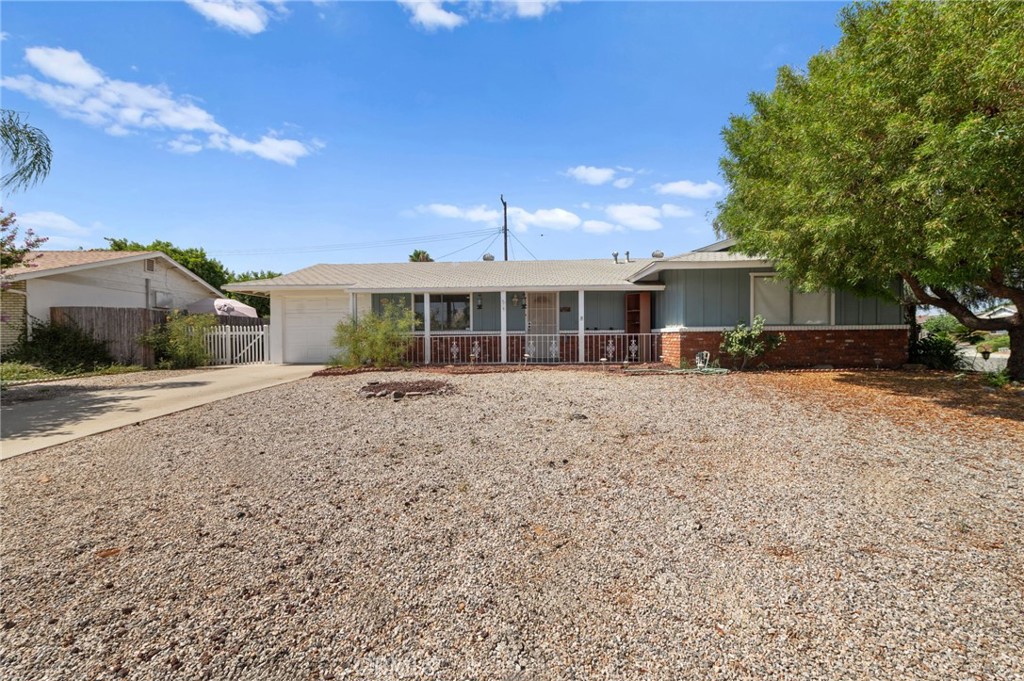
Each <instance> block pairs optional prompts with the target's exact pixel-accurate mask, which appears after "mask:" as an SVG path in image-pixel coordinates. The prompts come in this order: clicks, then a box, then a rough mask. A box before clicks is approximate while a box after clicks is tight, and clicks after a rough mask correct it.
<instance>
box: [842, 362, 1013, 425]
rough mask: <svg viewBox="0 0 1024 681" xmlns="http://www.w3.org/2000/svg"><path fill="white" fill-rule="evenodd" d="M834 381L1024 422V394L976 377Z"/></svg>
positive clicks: (885, 375)
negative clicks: (985, 382)
mask: <svg viewBox="0 0 1024 681" xmlns="http://www.w3.org/2000/svg"><path fill="white" fill-rule="evenodd" d="M835 382H836V383H839V384H846V385H851V386H857V387H861V388H869V389H872V390H878V391H881V392H885V393H888V394H890V395H894V396H896V397H912V398H916V399H918V400H925V401H928V402H933V403H934V404H935V405H936V406H940V407H944V408H946V409H954V410H957V411H962V412H964V415H965V416H988V417H995V418H1004V419H1012V420H1015V421H1022V422H1024V391H1021V390H1015V389H998V390H997V389H994V388H990V387H988V386H986V385H985V384H984V383H983V382H982V381H981V379H980V378H979V377H977V376H965V377H962V378H954V376H953V374H932V373H920V374H918V373H907V372H895V371H893V372H889V371H879V372H873V371H872V372H850V373H843V374H839V375H837V376H836V377H835Z"/></svg>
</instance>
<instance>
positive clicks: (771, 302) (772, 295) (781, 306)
mask: <svg viewBox="0 0 1024 681" xmlns="http://www.w3.org/2000/svg"><path fill="white" fill-rule="evenodd" d="M753 288H754V315H755V316H756V315H761V316H762V317H764V321H765V324H782V325H785V324H789V323H790V322H789V286H788V285H787V284H786V282H785V281H783V280H781V279H773V278H772V277H754V286H753Z"/></svg>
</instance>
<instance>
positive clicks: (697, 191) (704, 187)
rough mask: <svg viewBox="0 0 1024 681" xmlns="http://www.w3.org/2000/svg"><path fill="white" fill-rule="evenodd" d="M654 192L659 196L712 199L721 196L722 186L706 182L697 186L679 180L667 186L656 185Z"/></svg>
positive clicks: (687, 181) (694, 183) (693, 183)
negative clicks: (670, 195)
mask: <svg viewBox="0 0 1024 681" xmlns="http://www.w3.org/2000/svg"><path fill="white" fill-rule="evenodd" d="M654 190H655V191H656V192H658V193H659V194H672V195H673V196H685V197H686V198H689V199H712V198H715V197H716V196H721V195H722V192H723V189H722V186H721V185H720V184H718V183H716V182H712V181H711V180H708V181H707V182H702V183H700V184H697V183H696V182H691V181H689V180H679V181H678V182H669V183H668V184H656V185H654Z"/></svg>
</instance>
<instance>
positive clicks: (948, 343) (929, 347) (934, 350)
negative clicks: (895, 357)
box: [910, 335, 964, 371]
mask: <svg viewBox="0 0 1024 681" xmlns="http://www.w3.org/2000/svg"><path fill="white" fill-rule="evenodd" d="M910 361H911V362H913V363H914V364H923V365H925V366H926V367H928V368H929V369H939V370H940V371H956V370H958V369H962V368H963V366H964V357H963V355H962V354H961V353H960V351H959V350H957V348H956V342H955V341H953V340H951V339H949V338H946V337H945V336H938V335H936V336H925V337H924V338H921V339H920V340H918V341H917V342H916V343H913V344H912V345H911V346H910Z"/></svg>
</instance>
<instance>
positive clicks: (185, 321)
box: [139, 310, 217, 369]
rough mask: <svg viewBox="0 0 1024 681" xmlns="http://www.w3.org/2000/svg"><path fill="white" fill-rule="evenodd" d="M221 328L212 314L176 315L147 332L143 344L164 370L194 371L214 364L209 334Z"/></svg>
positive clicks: (171, 315) (175, 312) (174, 313)
mask: <svg viewBox="0 0 1024 681" xmlns="http://www.w3.org/2000/svg"><path fill="white" fill-rule="evenodd" d="M215 326H217V318H216V317H215V316H214V315H212V314H192V315H186V314H182V313H181V312H178V311H177V310H176V311H174V312H172V313H171V314H170V315H168V317H167V321H165V322H164V323H163V324H161V325H160V326H154V327H153V328H152V329H150V330H149V331H147V332H146V333H145V334H144V335H143V336H142V337H141V338H140V339H139V341H140V342H141V343H142V344H143V345H145V346H146V347H148V348H152V350H153V358H154V360H155V361H156V364H157V366H158V367H160V368H170V369H191V368H192V367H198V366H205V365H207V364H209V363H210V353H209V351H207V349H206V342H205V336H206V332H207V331H208V330H210V329H212V328H213V327H215Z"/></svg>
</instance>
